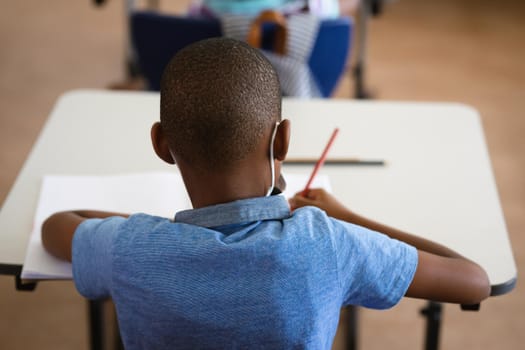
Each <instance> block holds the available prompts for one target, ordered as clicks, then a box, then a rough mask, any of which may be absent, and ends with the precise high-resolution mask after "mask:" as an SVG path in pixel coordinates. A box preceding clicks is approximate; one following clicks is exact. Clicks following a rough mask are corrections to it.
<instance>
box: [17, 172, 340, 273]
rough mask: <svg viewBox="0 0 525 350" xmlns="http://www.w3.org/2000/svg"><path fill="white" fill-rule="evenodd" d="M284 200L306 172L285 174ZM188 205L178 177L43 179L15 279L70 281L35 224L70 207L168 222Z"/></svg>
mask: <svg viewBox="0 0 525 350" xmlns="http://www.w3.org/2000/svg"><path fill="white" fill-rule="evenodd" d="M284 177H285V179H286V183H287V186H286V190H285V191H284V193H283V195H285V196H286V198H289V197H291V196H293V195H294V194H295V193H297V192H299V191H301V190H302V189H303V188H304V186H305V185H306V182H307V180H308V177H309V174H287V175H284ZM312 187H323V188H325V189H326V190H327V191H331V188H330V182H329V179H328V177H327V176H325V175H324V176H322V175H319V176H317V177H316V178H315V180H314V182H313V184H312ZM190 208H191V202H190V199H189V197H188V194H187V192H186V188H185V187H184V183H183V181H182V178H181V176H180V174H179V173H178V172H177V173H141V174H126V175H110V176H106V175H104V176H62V175H48V176H45V177H44V179H43V181H42V188H41V190H40V198H39V202H38V207H37V211H36V214H35V220H34V226H33V230H32V232H31V238H30V241H29V246H28V249H27V254H26V259H25V262H24V267H23V269H22V274H21V278H22V279H27V280H34V279H70V278H72V276H73V275H72V270H71V263H68V262H65V261H62V260H59V259H57V258H55V257H53V256H52V255H51V254H49V253H48V252H47V251H46V250H45V249H44V247H43V246H42V240H41V230H40V228H41V226H42V223H43V222H44V221H45V219H46V218H48V217H49V216H50V215H51V214H53V213H56V212H59V211H64V210H76V209H94V210H103V211H112V212H118V213H146V214H151V215H157V216H162V217H167V218H173V217H174V215H175V213H176V212H177V211H180V210H184V209H190Z"/></svg>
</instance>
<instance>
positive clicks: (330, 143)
mask: <svg viewBox="0 0 525 350" xmlns="http://www.w3.org/2000/svg"><path fill="white" fill-rule="evenodd" d="M338 132H339V128H335V129H334V132H333V133H332V136H330V140H328V143H327V144H326V147H325V148H324V151H323V153H322V154H321V158H319V160H318V161H317V163H315V167H314V170H313V171H312V175H310V178H309V179H308V182H307V183H306V186H305V188H304V190H303V192H302V193H301V195H302V196H303V197H306V195H307V194H308V191H309V190H310V185H311V184H312V182H313V181H314V178H315V175H317V172H318V171H319V169H320V168H321V167H322V166H323V164H324V161H325V160H326V156H327V155H328V151H329V150H330V147H332V143H334V140H335V137H336V136H337V133H338Z"/></svg>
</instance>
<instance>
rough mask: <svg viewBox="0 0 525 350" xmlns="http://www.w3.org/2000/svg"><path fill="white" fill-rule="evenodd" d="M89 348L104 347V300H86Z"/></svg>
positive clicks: (99, 349)
mask: <svg viewBox="0 0 525 350" xmlns="http://www.w3.org/2000/svg"><path fill="white" fill-rule="evenodd" d="M88 310H89V335H90V343H91V344H90V345H91V347H90V349H91V350H102V349H103V348H104V300H88Z"/></svg>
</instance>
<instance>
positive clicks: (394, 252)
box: [73, 196, 417, 349]
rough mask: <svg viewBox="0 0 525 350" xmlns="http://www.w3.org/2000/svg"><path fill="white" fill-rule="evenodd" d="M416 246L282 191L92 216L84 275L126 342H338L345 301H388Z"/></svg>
mask: <svg viewBox="0 0 525 350" xmlns="http://www.w3.org/2000/svg"><path fill="white" fill-rule="evenodd" d="M416 266H417V251H416V250H415V248H413V247H411V246H409V245H406V244H404V243H402V242H399V241H396V240H392V239H390V238H388V237H386V236H384V235H382V234H378V233H376V232H373V231H369V230H367V229H364V228H362V227H359V226H355V225H352V224H348V223H345V222H342V221H339V220H336V219H333V218H330V217H328V216H327V215H326V214H325V213H324V212H323V211H321V210H319V209H317V208H314V207H305V208H300V209H297V210H295V211H294V212H293V213H290V209H289V206H288V203H287V201H286V199H285V198H284V197H282V196H271V197H261V198H253V199H246V200H239V201H235V202H231V203H226V204H219V205H214V206H210V207H206V208H200V209H194V210H187V211H182V212H179V213H177V214H176V216H175V220H174V221H172V220H169V219H165V218H160V217H154V216H149V215H145V214H137V215H133V216H131V217H130V218H128V219H124V218H121V217H114V218H108V219H104V220H102V219H90V220H86V221H84V222H83V223H82V224H81V225H80V226H79V227H78V229H77V231H76V232H75V236H74V240H73V276H74V280H75V284H76V287H77V289H78V291H79V292H80V293H81V294H82V295H84V296H85V297H87V298H102V297H111V298H113V301H114V303H115V305H116V309H117V315H118V319H119V325H120V330H121V335H122V339H123V341H124V345H125V347H126V349H175V348H177V349H179V348H188V349H195V348H279V349H289V348H306V349H329V348H330V347H331V345H332V341H333V338H334V336H335V332H336V329H337V324H338V320H339V312H340V308H341V307H342V306H344V305H349V304H352V305H361V306H365V307H370V308H377V309H383V308H389V307H391V306H393V305H395V304H396V303H397V302H398V301H399V300H400V298H402V297H403V295H404V294H405V292H406V290H407V288H408V286H409V284H410V283H411V281H412V278H413V275H414V273H415V269H416Z"/></svg>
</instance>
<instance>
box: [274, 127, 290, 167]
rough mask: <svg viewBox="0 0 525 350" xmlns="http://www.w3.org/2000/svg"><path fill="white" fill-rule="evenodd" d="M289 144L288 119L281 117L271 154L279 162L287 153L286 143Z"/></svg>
mask: <svg viewBox="0 0 525 350" xmlns="http://www.w3.org/2000/svg"><path fill="white" fill-rule="evenodd" d="M289 144H290V121H289V120H288V119H283V120H282V121H281V122H280V123H279V127H278V128H277V133H276V134H275V141H274V144H273V156H274V157H275V159H277V160H280V161H281V162H282V161H283V160H284V159H285V158H286V154H288V145H289Z"/></svg>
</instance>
